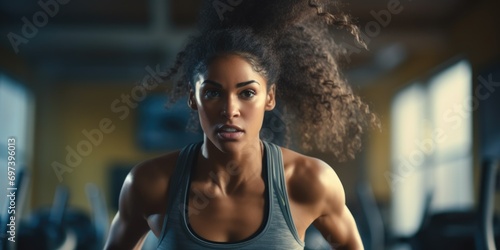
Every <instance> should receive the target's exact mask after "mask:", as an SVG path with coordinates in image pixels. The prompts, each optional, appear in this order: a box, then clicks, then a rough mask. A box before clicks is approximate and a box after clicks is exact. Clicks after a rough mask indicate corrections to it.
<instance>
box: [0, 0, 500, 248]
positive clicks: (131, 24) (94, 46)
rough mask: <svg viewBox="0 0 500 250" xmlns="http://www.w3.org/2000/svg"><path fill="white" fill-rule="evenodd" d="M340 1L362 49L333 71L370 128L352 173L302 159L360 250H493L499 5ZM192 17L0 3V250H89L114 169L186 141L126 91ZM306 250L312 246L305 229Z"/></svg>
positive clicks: (190, 4) (109, 198)
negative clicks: (317, 174) (369, 113)
mask: <svg viewBox="0 0 500 250" xmlns="http://www.w3.org/2000/svg"><path fill="white" fill-rule="evenodd" d="M221 1H222V2H223V3H225V2H226V1H223V0H221ZM346 3H347V5H346V6H345V8H346V9H347V10H348V11H350V13H351V15H352V16H353V17H354V18H355V19H357V20H358V24H359V26H360V28H361V31H362V32H363V35H364V37H365V40H366V41H367V43H368V47H369V50H368V51H365V50H361V49H358V48H357V47H355V46H354V42H353V43H352V44H353V45H349V42H347V43H345V44H343V45H344V46H346V47H347V48H348V49H349V51H350V52H351V53H350V54H349V55H348V56H346V58H343V62H344V69H345V71H344V74H345V76H346V77H347V78H348V79H349V81H350V83H351V84H352V85H353V87H354V89H355V91H356V92H357V93H358V94H360V95H361V96H362V97H363V98H364V100H365V101H366V102H368V103H369V104H370V105H371V108H372V109H373V110H374V111H375V112H376V113H377V114H378V115H379V117H380V119H381V122H382V130H381V132H379V131H370V132H369V133H368V134H367V136H366V138H365V141H364V147H363V150H362V152H361V153H360V154H359V155H358V157H357V159H356V160H353V161H350V162H346V163H341V164H339V163H336V162H335V161H334V159H333V158H332V157H331V156H330V155H327V154H321V153H314V152H313V153H312V155H313V156H316V157H319V158H321V159H323V160H325V161H326V162H328V163H330V164H331V165H332V166H334V169H335V171H336V172H337V173H338V175H339V176H340V179H341V180H342V182H343V184H344V188H345V190H346V195H347V202H348V205H349V207H350V209H351V210H352V212H353V214H354V216H355V218H356V221H357V223H358V227H359V230H360V232H361V235H362V238H363V241H364V244H365V246H366V248H367V249H492V248H494V238H495V236H496V235H498V234H499V233H500V227H496V221H497V220H496V216H495V215H497V214H498V212H500V211H498V209H499V208H500V207H499V206H498V205H496V204H495V202H494V201H495V199H494V198H495V196H496V190H497V186H499V185H498V184H497V183H498V182H497V181H496V179H497V174H496V166H497V159H499V158H500V94H499V93H500V46H499V45H500V27H499V25H498V24H499V23H500V17H499V16H500V15H499V14H498V11H499V10H500V2H499V1H496V0H478V1H472V0H441V1H432V0H420V1H412V0H402V1H398V0H351V1H346ZM200 5H201V0H184V1H164V0H149V1H131V0H122V1H116V0H109V1H104V2H103V1H96V0H87V1H82V0H41V1H38V2H37V1H25V0H20V1H7V0H0V32H1V38H0V164H1V166H2V167H1V168H0V169H1V171H0V188H1V190H2V191H0V193H1V194H2V195H1V196H0V206H1V207H0V208H1V209H0V216H1V217H0V218H1V222H2V224H1V225H0V228H1V229H2V231H1V232H0V236H1V238H0V239H1V240H2V245H0V249H16V248H17V249H100V248H101V247H102V243H103V241H104V240H105V238H106V233H107V231H108V228H109V223H110V221H111V219H112V218H113V216H114V214H115V213H116V210H117V200H118V194H119V191H120V188H121V184H122V182H123V179H124V178H125V176H126V174H127V173H128V171H129V170H130V168H132V167H133V166H134V165H135V164H137V163H138V162H141V161H143V160H145V159H148V158H151V157H154V156H156V155H159V154H161V153H163V152H167V151H171V150H174V149H177V148H180V147H182V146H183V145H185V144H187V143H189V142H191V141H196V140H199V139H200V138H201V137H200V136H201V135H200V134H199V133H198V134H196V133H195V134H193V133H188V132H185V128H186V126H187V124H188V120H189V113H188V112H186V111H188V109H187V107H186V105H184V103H185V102H184V101H182V102H179V103H177V104H176V106H175V108H174V109H171V110H165V109H164V103H165V101H166V100H167V98H166V96H165V94H164V93H165V88H166V86H164V85H156V86H150V88H148V89H145V88H142V87H138V86H139V85H138V83H142V82H143V81H144V79H146V78H153V79H157V80H158V81H160V80H161V77H162V76H163V73H164V72H165V69H166V68H167V67H168V66H169V63H171V62H172V60H173V59H174V57H175V55H176V53H177V52H178V51H179V50H180V49H181V48H182V46H183V44H184V42H185V39H186V38H187V37H188V36H189V35H190V34H193V32H194V25H195V23H196V19H197V13H198V10H199V8H200ZM279 132H280V131H273V127H272V126H271V125H269V124H267V123H266V124H265V128H264V130H263V134H264V135H265V136H266V138H268V139H270V140H279V138H280V136H282V135H281V134H280V133H279ZM9 139H14V140H9ZM14 147H15V156H16V157H15V180H14V183H13V185H11V184H10V182H9V179H8V178H9V176H13V173H9V172H8V171H9V169H7V166H8V163H7V162H8V161H11V162H12V161H14V159H13V158H9V154H11V155H10V156H12V152H13V151H14ZM10 170H12V169H10ZM11 179H12V177H11ZM8 188H17V190H15V192H16V200H15V208H16V214H15V215H16V221H15V223H16V226H15V227H16V231H17V233H16V239H17V240H16V244H13V243H11V242H10V241H8V240H6V239H8V238H9V237H12V236H11V235H9V228H10V226H9V225H7V224H8V223H10V220H8V217H9V216H11V215H12V214H10V212H9V211H10V210H9V208H8V207H9V204H10V205H12V201H11V200H10V198H9V197H8V196H7V195H8V194H9V192H11V190H10V189H8ZM12 190H13V189H12ZM4 192H5V195H4V194H3V193H4ZM497 200H498V199H497ZM496 203H497V204H498V202H496ZM492 209H493V210H492ZM154 243H155V242H154V237H150V240H148V242H147V243H146V245H145V247H144V248H145V249H146V248H147V249H150V248H149V247H150V246H153V247H154ZM306 244H307V249H325V246H324V242H323V241H321V239H320V238H318V234H317V232H316V231H314V229H311V230H310V231H308V236H307V237H306ZM326 249H327V248H326Z"/></svg>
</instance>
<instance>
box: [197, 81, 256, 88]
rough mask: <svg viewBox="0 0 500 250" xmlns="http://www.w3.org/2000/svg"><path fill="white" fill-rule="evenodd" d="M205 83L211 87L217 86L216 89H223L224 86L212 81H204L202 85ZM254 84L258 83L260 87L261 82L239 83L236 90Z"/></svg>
mask: <svg viewBox="0 0 500 250" xmlns="http://www.w3.org/2000/svg"><path fill="white" fill-rule="evenodd" d="M205 83H208V84H210V85H215V86H216V87H218V88H222V84H220V83H218V82H216V81H212V80H205V81H203V82H202V83H201V84H205ZM252 83H257V84H259V85H260V83H259V82H257V81H255V80H250V81H246V82H240V83H237V84H236V88H241V87H244V86H246V85H248V84H252Z"/></svg>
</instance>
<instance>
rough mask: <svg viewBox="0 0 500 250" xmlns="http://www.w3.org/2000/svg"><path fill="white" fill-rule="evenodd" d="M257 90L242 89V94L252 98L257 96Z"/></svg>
mask: <svg viewBox="0 0 500 250" xmlns="http://www.w3.org/2000/svg"><path fill="white" fill-rule="evenodd" d="M255 94H256V93H255V91H254V90H251V89H246V90H243V91H241V93H240V95H241V96H242V97H243V98H245V99H250V98H252V97H254V96H255Z"/></svg>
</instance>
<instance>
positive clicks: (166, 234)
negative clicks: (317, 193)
mask: <svg viewBox="0 0 500 250" xmlns="http://www.w3.org/2000/svg"><path fill="white" fill-rule="evenodd" d="M201 144H202V143H201V142H200V143H196V144H190V145H188V146H186V147H185V148H184V149H183V150H182V151H181V153H180V155H179V158H178V160H177V164H176V167H175V170H174V173H173V175H172V176H171V178H170V180H171V181H170V187H169V188H170V189H169V193H168V198H169V207H168V208H167V216H166V217H165V221H164V222H163V229H162V233H161V238H160V240H159V243H158V249H161V250H171V249H175V250H177V249H180V250H191V249H192V250H198V249H249V250H250V249H251V250H255V249H259V250H264V249H273V250H274V249H278V250H280V249H282V250H294V249H304V242H302V241H301V240H300V238H299V236H298V234H297V229H296V228H295V225H294V224H293V220H292V216H291V213H290V207H289V204H288V195H287V192H286V186H285V177H284V170H283V159H282V155H281V149H280V148H279V147H278V146H277V145H275V144H272V143H270V142H265V141H263V144H264V148H265V150H264V152H265V154H264V160H263V168H264V169H263V170H264V172H263V173H264V175H263V176H264V179H265V184H266V192H267V193H266V197H267V202H266V204H267V206H266V209H267V211H266V213H264V222H263V225H262V226H261V227H260V229H259V231H258V232H257V233H255V234H254V235H253V236H251V237H250V238H248V239H245V240H242V241H238V242H231V243H229V242H228V243H219V242H212V241H208V240H205V239H202V238H201V237H199V236H197V235H196V234H195V233H194V232H193V231H192V230H191V229H190V227H189V226H188V218H187V207H186V204H187V202H186V201H187V197H188V193H187V192H188V190H189V185H190V183H189V180H190V173H191V169H192V168H193V165H194V164H195V159H196V158H197V155H198V152H199V149H200V147H201Z"/></svg>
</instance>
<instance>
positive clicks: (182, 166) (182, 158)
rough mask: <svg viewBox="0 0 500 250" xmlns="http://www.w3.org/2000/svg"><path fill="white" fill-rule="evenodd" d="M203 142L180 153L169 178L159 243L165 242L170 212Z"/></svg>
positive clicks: (185, 148)
mask: <svg viewBox="0 0 500 250" xmlns="http://www.w3.org/2000/svg"><path fill="white" fill-rule="evenodd" d="M201 143H202V142H197V143H192V144H189V145H187V146H185V147H184V148H183V149H182V150H181V152H180V153H179V157H178V158H177V162H176V164H175V169H174V172H173V173H172V175H171V176H170V178H169V181H168V182H169V183H168V194H167V210H166V211H165V218H164V219H163V227H162V229H161V238H160V239H159V241H158V242H161V241H162V240H163V237H164V235H165V229H166V227H167V220H168V215H169V214H170V211H171V210H172V206H173V205H174V203H175V201H176V199H177V195H179V193H181V192H180V190H181V188H182V187H183V185H185V182H186V181H188V180H186V178H185V177H186V171H190V166H191V165H192V164H193V161H195V159H196V155H197V153H198V150H199V148H200V145H201Z"/></svg>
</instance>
